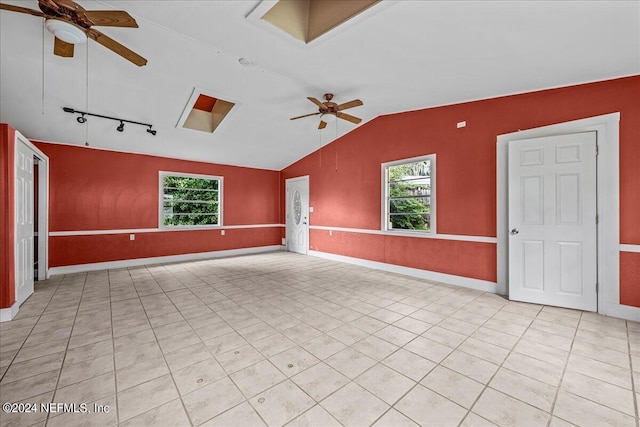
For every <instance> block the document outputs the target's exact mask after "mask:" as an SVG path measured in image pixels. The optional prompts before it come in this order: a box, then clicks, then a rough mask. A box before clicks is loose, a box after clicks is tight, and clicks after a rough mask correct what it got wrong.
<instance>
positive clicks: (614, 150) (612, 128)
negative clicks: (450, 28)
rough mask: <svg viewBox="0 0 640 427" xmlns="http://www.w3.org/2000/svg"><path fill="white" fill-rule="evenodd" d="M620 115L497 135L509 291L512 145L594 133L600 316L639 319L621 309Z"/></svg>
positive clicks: (501, 254) (502, 260)
mask: <svg viewBox="0 0 640 427" xmlns="http://www.w3.org/2000/svg"><path fill="white" fill-rule="evenodd" d="M619 122H620V113H612V114H605V115H602V116H596V117H590V118H587V119H581V120H575V121H571V122H566V123H560V124H556V125H551V126H544V127H540V128H535V129H528V130H524V131H518V132H513V133H508V134H504V135H498V139H497V180H496V182H497V229H496V232H497V241H498V247H497V273H498V285H499V286H501V287H503V289H507V291H508V289H509V287H508V277H509V275H508V272H509V271H508V268H509V251H508V249H509V247H508V244H509V241H508V236H509V235H508V231H509V230H508V226H509V223H508V213H509V200H508V182H507V179H508V178H507V177H508V169H507V168H508V150H507V149H508V143H509V141H517V140H521V139H531V138H539V137H544V136H552V135H561V134H567V133H576V132H585V131H595V132H596V133H597V144H598V149H599V153H598V157H597V159H596V165H597V166H596V167H597V171H598V182H597V192H598V202H597V209H598V217H599V218H598V284H599V293H598V313H600V314H606V315H610V316H617V317H624V318H632V319H636V320H637V319H640V310H638V309H636V308H635V307H633V308H632V307H627V306H623V305H620V277H619V276H620V194H619V193H620V165H619V146H620V137H619Z"/></svg>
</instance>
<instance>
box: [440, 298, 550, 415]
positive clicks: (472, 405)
mask: <svg viewBox="0 0 640 427" xmlns="http://www.w3.org/2000/svg"><path fill="white" fill-rule="evenodd" d="M506 301H507V302H506V303H505V304H504V305H503V306H502V307H500V309H499V310H498V311H496V312H495V313H494V314H493V316H491V317H490V318H489V319H487V320H486V321H485V322H484V323H482V324H481V325H480V326H478V328H476V331H477V330H478V329H480V328H481V327H482V326H484V325H485V324H486V323H487V322H489V321H490V320H491V319H493V318H495V316H496V314H498V313H500V312H501V311H502V310H503V309H504V307H506V306H507V305H508V302H509V300H506ZM543 308H544V306H540V308H539V309H538V311H537V313H536V315H535V317H533V318H532V319H531V320H530V321H529V324H528V325H527V326H526V328H525V330H524V331H522V333H521V334H520V336H519V337H517V338H518V339H517V340H516V342H515V343H514V344H513V345H512V346H511V348H509V349H508V350H509V351H508V353H507V355H506V356H505V357H504V359H503V360H502V362H501V363H500V364H499V365H498V368H497V369H496V370H495V372H494V373H493V374H492V375H491V378H489V379H488V380H487V382H486V384H482V385H483V387H482V390H481V391H480V393H478V395H477V396H476V398H475V399H474V400H473V403H471V405H469V408H468V409H467V408H465V409H467V413H466V414H465V415H464V417H462V419H461V420H460V423H459V424H458V425H462V423H464V421H465V420H466V419H467V417H468V416H469V414H471V413H474V414H475V412H472V411H473V408H474V407H475V406H476V404H477V403H478V401H479V400H480V398H481V397H482V395H483V394H484V392H485V391H486V390H487V389H488V388H489V384H490V383H491V381H493V379H494V378H495V376H496V374H497V373H498V372H499V371H500V369H502V368H503V366H504V363H505V362H506V361H507V359H508V358H509V356H510V355H511V354H512V353H514V349H515V348H516V347H517V345H518V343H520V341H521V340H522V339H523V338H524V334H525V333H526V332H527V331H528V330H529V328H530V327H531V324H532V323H533V322H534V320H535V319H536V318H537V317H538V315H539V314H540V312H541V311H542V309H543ZM516 314H517V313H516ZM498 320H502V319H498ZM522 326H524V325H522ZM489 329H492V330H495V329H493V328H489ZM497 332H500V331H497ZM474 333H475V331H474ZM503 333H505V334H507V333H506V332H503ZM507 335H511V334H507ZM512 336H513V337H515V335H512ZM470 337H471V335H469V336H468V337H467V338H466V339H465V340H464V341H463V342H461V343H460V345H459V346H458V347H456V349H457V348H459V347H460V346H461V345H462V344H463V343H464V342H466V341H467V339H469V338H470ZM480 341H482V340H480ZM483 342H484V341H483ZM489 344H492V345H496V344H493V343H489ZM496 346H497V347H500V346H498V345H496ZM505 350H506V349H505ZM460 351H462V352H464V353H466V352H465V351H464V350H460ZM452 353H453V352H452ZM467 354H469V353H467ZM472 356H474V355H472ZM447 357H448V356H447ZM474 357H478V356H474ZM478 358H479V359H481V360H485V359H483V358H481V357H478ZM444 360H445V359H443V361H444ZM490 363H492V362H490ZM438 365H440V364H438ZM444 367H445V368H446V366H444ZM505 369H508V368H505ZM454 372H457V371H454ZM458 373H459V372H458ZM459 374H460V373H459ZM460 375H463V376H465V377H467V378H470V379H472V380H474V379H473V378H471V377H468V376H467V375H464V374H460ZM521 375H524V374H521ZM524 376H526V375H524ZM474 381H476V382H479V381H477V380H474ZM509 397H511V398H512V399H516V398H515V397H513V396H510V395H509ZM516 400H518V401H520V399H516ZM454 403H455V402H454ZM525 403H526V402H525ZM527 404H528V403H527ZM528 405H529V406H532V407H534V406H533V405H530V404H528ZM459 406H462V405H459ZM536 409H539V408H536ZM475 415H477V414H475ZM478 416H479V417H480V418H482V419H485V418H484V417H482V416H480V415H478ZM487 421H488V420H487Z"/></svg>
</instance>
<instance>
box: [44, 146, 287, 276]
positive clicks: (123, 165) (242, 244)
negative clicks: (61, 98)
mask: <svg viewBox="0 0 640 427" xmlns="http://www.w3.org/2000/svg"><path fill="white" fill-rule="evenodd" d="M35 144H36V145H37V146H38V148H40V149H41V150H42V151H43V152H44V153H45V154H46V155H47V156H48V157H49V164H50V172H49V181H50V193H49V197H50V206H49V224H50V226H49V231H51V232H56V231H87V230H122V229H138V228H154V229H155V228H157V227H158V200H159V194H158V186H159V171H171V172H184V173H197V174H206V175H217V176H222V177H223V178H224V186H223V198H224V199H223V225H225V226H231V225H253V224H277V223H278V221H279V209H280V201H279V199H278V185H279V172H276V171H269V170H262V169H251V168H243V167H237V166H226V165H216V164H210V163H200V162H190V161H185V160H176V159H168V158H162V157H154V156H146V155H139V154H128V153H121V152H113V151H105V150H96V149H91V148H85V147H77V146H70V145H62V144H51V143H45V142H36V143H35ZM280 235H281V230H280V228H279V227H274V228H267V229H262V228H259V229H249V230H226V235H225V236H222V235H221V234H220V230H216V229H208V230H196V231H166V232H153V233H136V240H134V241H130V240H129V235H128V234H94V235H88V236H77V235H76V236H51V237H50V240H49V242H50V243H49V249H50V254H49V256H50V261H49V265H50V267H57V266H64V265H76V264H84V263H93V262H104V261H114V260H124V259H135V258H146V257H156V256H165V255H177V254H185V253H196V252H208V251H215V250H221V249H236V248H247V247H255V246H269V245H279V244H280V243H281V241H280Z"/></svg>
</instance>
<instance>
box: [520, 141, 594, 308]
mask: <svg viewBox="0 0 640 427" xmlns="http://www.w3.org/2000/svg"><path fill="white" fill-rule="evenodd" d="M596 155H597V154H596V132H583V133H574V134H568V135H558V136H550V137H544V138H535V139H528V140H519V141H513V142H510V143H509V185H508V186H509V190H508V191H509V298H510V299H512V300H517V301H525V302H532V303H538V304H547V305H554V306H561V307H568V308H576V309H582V310H589V311H596V310H597V290H596V283H597V240H596V232H597V229H596V227H597V225H596V221H597V218H596V214H597V211H596V201H597V199H596V194H597V193H596Z"/></svg>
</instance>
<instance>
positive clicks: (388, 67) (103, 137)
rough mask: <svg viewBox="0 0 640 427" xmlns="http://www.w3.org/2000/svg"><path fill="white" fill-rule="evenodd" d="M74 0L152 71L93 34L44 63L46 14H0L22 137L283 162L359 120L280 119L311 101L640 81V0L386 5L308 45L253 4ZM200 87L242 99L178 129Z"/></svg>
mask: <svg viewBox="0 0 640 427" xmlns="http://www.w3.org/2000/svg"><path fill="white" fill-rule="evenodd" d="M3 2H5V3H10V4H17V5H20V6H24V7H31V8H33V9H38V6H37V2H36V1H15V0H13V1H12V0H3ZM78 3H79V4H81V5H82V6H83V7H84V8H86V9H122V10H127V11H128V12H129V13H130V14H131V15H132V16H133V17H134V18H135V19H136V20H137V22H138V24H139V26H140V28H139V29H128V28H107V27H100V28H99V29H100V30H101V31H103V32H104V33H105V34H107V35H109V36H110V37H112V38H114V39H116V40H118V41H119V42H121V43H123V44H124V45H126V46H127V47H129V48H130V49H132V50H134V51H136V52H138V53H139V54H141V55H142V56H144V57H145V58H147V59H148V61H149V62H148V65H147V66H145V67H140V68H139V67H136V66H135V65H133V64H131V63H129V62H128V61H126V60H124V59H122V58H121V57H119V56H117V55H115V54H114V53H112V52H110V51H108V50H107V49H105V48H104V47H102V46H100V45H98V44H96V43H94V42H92V41H90V42H89V44H88V48H85V47H84V46H83V45H79V46H77V47H76V54H75V57H74V58H60V57H57V56H54V55H53V37H52V35H51V34H49V33H48V32H47V31H46V30H45V31H44V51H43V30H42V19H40V18H37V17H34V16H30V15H25V14H19V13H14V12H7V11H1V12H0V99H1V101H0V121H1V122H7V123H9V124H10V125H11V126H13V127H14V128H16V129H18V130H20V131H21V132H22V133H23V134H24V135H25V136H26V137H28V138H31V139H38V140H46V141H55V142H64V143H70V144H78V145H84V144H85V142H86V141H87V140H88V142H89V144H90V145H91V146H93V147H99V148H106V149H113V150H119V151H127V152H136V153H147V154H154V155H160V156H167V157H175V158H182V159H190V160H199V161H205V162H214V163H224V164H234V165H242V166H250V167H257V168H266V169H275V170H280V169H282V168H284V167H286V166H288V165H289V164H291V163H293V162H295V161H296V160H298V159H300V158H301V157H303V156H305V155H306V154H308V153H310V152H313V151H315V150H316V149H318V148H319V147H320V146H321V145H324V144H327V143H329V142H330V141H332V140H334V139H335V138H336V137H339V136H340V135H343V134H344V133H346V132H349V131H351V130H352V129H355V128H356V127H357V126H356V125H353V124H351V123H348V122H345V121H341V120H338V121H337V126H336V125H334V124H333V123H332V124H330V125H329V126H327V128H326V129H325V130H323V131H322V132H320V131H318V130H317V124H318V119H317V118H316V117H312V118H306V119H300V120H297V121H290V120H289V118H290V117H293V116H297V115H301V114H305V113H312V112H314V111H316V109H315V107H314V105H313V104H312V103H311V102H309V101H308V100H307V99H306V97H307V96H314V97H316V98H319V99H320V98H321V97H322V95H323V94H324V93H325V92H333V93H334V94H335V98H334V101H336V102H338V103H341V102H345V101H349V100H351V99H353V98H360V99H362V100H363V101H364V106H361V107H357V108H354V109H352V110H349V111H348V112H349V113H350V114H353V115H355V116H358V117H362V118H363V123H364V122H366V121H368V120H371V119H373V118H375V117H376V116H379V115H382V114H389V113H394V112H399V111H407V110H414V109H420V108H426V107H432V106H438V105H445V104H453V103H457V102H462V101H469V100H475V99H482V98H489V97H495V96H500V95H508V94H514V93H521V92H527V91H532V90H538V89H545V88H551V87H558V86H565V85H571V84H576V83H584V82H590V81H597V80H603V79H609V78H615V77H621V76H628V75H635V74H640V1H611V0H606V1H555V2H553V1H417V0H414V1H408V0H405V1H398V2H392V1H384V2H382V4H380V5H377V6H374V8H372V9H370V10H369V11H368V12H367V13H366V14H365V16H364V19H360V20H359V22H356V23H354V24H351V25H347V27H346V28H344V29H340V30H338V31H336V32H334V33H332V34H331V35H330V36H328V37H325V38H324V39H322V40H321V41H320V42H317V43H313V44H312V45H310V46H304V45H301V44H300V43H299V42H297V41H295V40H293V39H292V38H291V37H290V36H288V35H286V34H284V33H281V32H280V31H279V30H275V29H271V28H265V26H264V25H257V24H256V23H255V22H253V21H251V20H248V19H247V18H246V17H247V15H249V13H250V12H251V11H252V10H253V9H254V8H255V7H256V6H257V5H258V4H259V3H260V2H259V1H257V0H256V1H249V0H246V1H221V0H216V1H186V0H181V1H166V0H162V1H151V0H146V1H118V0H113V1H89V0H85V1H82V0H80V1H78ZM87 52H88V60H87ZM240 58H248V59H250V60H251V61H252V62H253V63H254V66H250V67H246V66H242V65H240V64H239V63H238V60H239V59H240ZM87 69H88V71H87ZM87 76H88V85H87ZM43 82H44V89H43ZM194 88H199V89H201V90H203V91H206V92H210V93H212V94H215V95H217V96H219V97H220V98H222V99H226V100H230V101H235V102H237V103H238V107H237V108H236V109H234V111H233V112H232V113H231V115H230V116H228V117H227V119H226V120H225V121H224V122H223V124H222V126H221V127H220V128H218V130H216V132H215V133H213V134H205V133H200V132H195V131H190V130H185V129H178V128H176V124H177V122H178V120H179V119H180V116H181V114H182V112H183V109H184V108H185V106H186V103H187V101H188V100H189V98H190V96H191V94H192V91H193V89H194ZM87 101H88V102H87ZM63 106H69V107H72V108H76V109H78V110H86V109H88V111H90V112H92V113H98V114H104V115H111V116H116V117H122V118H126V119H129V120H134V121H140V122H147V123H152V124H153V126H154V128H155V129H157V130H158V134H157V135H156V136H155V137H154V136H151V135H150V134H148V133H146V132H145V128H143V127H139V126H133V125H127V126H126V127H125V131H124V132H122V133H120V132H116V130H115V128H116V126H117V124H118V123H117V122H112V121H109V120H102V119H97V118H90V120H89V122H88V123H87V124H86V125H80V124H78V123H77V122H76V120H75V117H74V116H73V115H71V114H68V113H65V112H63V111H62V107H63ZM362 125H363V124H360V125H359V126H362ZM390 143H392V141H390Z"/></svg>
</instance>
